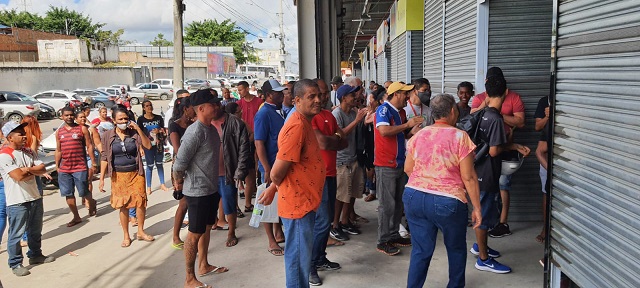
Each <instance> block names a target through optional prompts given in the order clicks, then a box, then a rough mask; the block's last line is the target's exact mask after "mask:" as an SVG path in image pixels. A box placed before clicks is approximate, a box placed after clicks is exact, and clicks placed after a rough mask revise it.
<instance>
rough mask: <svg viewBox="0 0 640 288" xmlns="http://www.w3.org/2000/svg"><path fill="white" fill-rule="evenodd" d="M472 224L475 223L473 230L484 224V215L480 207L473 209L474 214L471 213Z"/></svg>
mask: <svg viewBox="0 0 640 288" xmlns="http://www.w3.org/2000/svg"><path fill="white" fill-rule="evenodd" d="M471 223H473V229H477V228H478V227H480V224H482V213H481V212H480V207H473V212H471Z"/></svg>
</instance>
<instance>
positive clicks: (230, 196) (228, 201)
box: [218, 176, 277, 215]
mask: <svg viewBox="0 0 640 288" xmlns="http://www.w3.org/2000/svg"><path fill="white" fill-rule="evenodd" d="M235 184H236V183H231V184H227V177H226V176H218V192H219V194H220V197H222V210H223V211H224V215H231V214H236V213H238V212H237V211H238V210H237V209H236V208H237V207H238V188H236V185H235ZM276 200H277V199H276Z"/></svg>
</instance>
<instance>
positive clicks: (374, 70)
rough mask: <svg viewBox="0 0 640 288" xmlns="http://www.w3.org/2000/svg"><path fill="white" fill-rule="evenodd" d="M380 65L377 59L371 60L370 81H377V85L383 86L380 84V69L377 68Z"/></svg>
mask: <svg viewBox="0 0 640 288" xmlns="http://www.w3.org/2000/svg"><path fill="white" fill-rule="evenodd" d="M377 65H378V63H377V61H376V59H371V60H369V67H370V69H369V79H371V80H373V81H376V83H379V84H382V83H380V82H378V74H377V71H378V67H377Z"/></svg>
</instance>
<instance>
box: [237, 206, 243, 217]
mask: <svg viewBox="0 0 640 288" xmlns="http://www.w3.org/2000/svg"><path fill="white" fill-rule="evenodd" d="M237 210H238V212H237V217H238V218H244V213H242V210H240V207H238V208H237Z"/></svg>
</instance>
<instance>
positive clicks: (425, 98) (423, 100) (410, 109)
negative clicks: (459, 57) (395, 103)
mask: <svg viewBox="0 0 640 288" xmlns="http://www.w3.org/2000/svg"><path fill="white" fill-rule="evenodd" d="M412 84H413V90H411V91H409V100H408V102H407V106H406V107H404V111H405V112H406V113H407V119H411V118H413V117H416V116H422V118H424V121H423V122H422V123H421V124H420V125H418V126H417V127H418V128H416V129H421V128H424V127H425V126H428V125H431V124H433V117H431V108H429V102H430V101H431V85H430V84H429V80H427V79H425V78H418V79H415V80H413V82H412ZM413 132H417V131H411V132H410V133H409V135H408V136H409V137H410V136H412V135H413V134H414V133H413Z"/></svg>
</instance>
